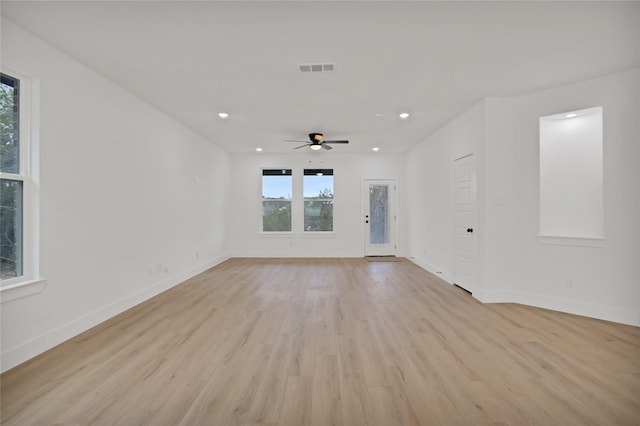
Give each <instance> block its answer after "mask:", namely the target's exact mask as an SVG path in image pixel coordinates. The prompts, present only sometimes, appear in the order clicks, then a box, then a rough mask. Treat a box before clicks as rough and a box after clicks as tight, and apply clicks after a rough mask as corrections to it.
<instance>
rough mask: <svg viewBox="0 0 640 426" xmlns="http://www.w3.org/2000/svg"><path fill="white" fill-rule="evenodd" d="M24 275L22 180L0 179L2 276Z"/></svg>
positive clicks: (0, 266)
mask: <svg viewBox="0 0 640 426" xmlns="http://www.w3.org/2000/svg"><path fill="white" fill-rule="evenodd" d="M19 276H22V182H20V181H14V180H8V179H2V180H0V277H1V278H2V279H3V280H4V279H9V278H14V277H19Z"/></svg>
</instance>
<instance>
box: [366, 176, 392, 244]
mask: <svg viewBox="0 0 640 426" xmlns="http://www.w3.org/2000/svg"><path fill="white" fill-rule="evenodd" d="M372 183H373V184H376V183H378V184H389V185H390V186H393V191H394V192H393V197H392V199H391V202H390V204H389V207H390V210H391V214H392V216H393V218H392V221H391V224H390V225H389V240H390V242H389V250H388V251H384V252H377V253H374V252H372V251H371V250H369V244H368V241H369V234H368V232H369V227H368V226H367V223H366V222H365V221H366V218H365V216H366V215H367V214H368V213H369V212H368V211H367V206H368V205H369V185H370V184H372ZM360 187H361V188H362V216H361V218H362V229H363V232H362V250H363V254H364V256H395V255H396V253H397V251H398V180H397V179H396V178H362V182H361V185H360Z"/></svg>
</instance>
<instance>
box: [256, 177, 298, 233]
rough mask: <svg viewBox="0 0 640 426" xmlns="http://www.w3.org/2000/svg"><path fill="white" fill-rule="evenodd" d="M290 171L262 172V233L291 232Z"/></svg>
mask: <svg viewBox="0 0 640 426" xmlns="http://www.w3.org/2000/svg"><path fill="white" fill-rule="evenodd" d="M291 188H292V179H291V170H290V169H282V170H263V171H262V231H263V232H291V192H292V189H291Z"/></svg>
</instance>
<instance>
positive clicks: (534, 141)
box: [406, 70, 640, 325]
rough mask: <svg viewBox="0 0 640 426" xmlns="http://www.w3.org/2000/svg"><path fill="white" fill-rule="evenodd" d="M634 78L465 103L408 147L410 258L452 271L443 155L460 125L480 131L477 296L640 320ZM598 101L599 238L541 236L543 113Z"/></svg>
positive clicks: (452, 148) (639, 76) (639, 172)
mask: <svg viewBox="0 0 640 426" xmlns="http://www.w3.org/2000/svg"><path fill="white" fill-rule="evenodd" d="M639 80H640V71H639V70H634V71H629V72H625V73H620V74H615V75H611V76H605V77H602V78H597V79H593V80H589V81H585V82H580V83H576V84H572V85H567V86H563V87H558V88H554V89H550V90H544V91H540V92H537V93H532V94H529V95H525V96H521V97H516V98H511V99H503V98H502V99H501V98H489V99H485V100H484V101H483V102H482V103H481V104H479V105H483V107H481V106H479V105H476V106H475V107H473V108H471V109H470V110H468V111H467V112H465V113H464V114H462V115H461V116H460V117H458V118H457V119H456V120H454V121H452V122H451V123H449V124H448V125H446V126H445V127H443V128H442V129H441V130H440V131H439V132H437V133H436V134H434V135H433V136H431V137H429V138H428V139H427V140H426V141H425V142H423V143H422V144H420V145H419V146H418V147H416V148H414V149H413V150H412V151H410V152H409V153H408V154H407V158H406V162H407V181H408V185H407V186H408V196H407V200H409V203H410V206H409V208H408V209H407V214H408V218H407V223H408V226H409V229H411V230H412V231H411V232H410V233H409V240H408V247H409V249H408V253H409V255H410V256H413V257H415V260H416V263H418V264H420V265H421V266H423V267H425V268H426V269H428V270H431V271H432V272H434V269H435V270H441V271H444V274H445V275H446V274H451V272H452V271H451V268H452V259H453V234H452V228H451V227H452V221H453V215H452V205H451V197H452V184H451V169H447V168H446V167H444V165H443V164H442V162H444V161H447V160H449V161H450V158H451V157H453V156H454V154H452V153H454V152H456V150H459V148H457V147H459V146H460V144H461V140H463V138H461V137H460V134H461V133H462V134H467V135H471V134H473V133H474V132H475V134H476V140H477V141H478V144H477V145H476V146H475V147H474V148H470V149H476V154H477V159H478V220H477V226H476V228H477V230H478V232H477V233H474V234H475V235H476V239H477V245H476V247H477V249H478V250H477V252H476V260H477V268H476V281H477V283H476V284H477V285H476V288H477V289H478V290H477V291H476V292H474V297H476V298H478V299H479V300H482V301H485V302H492V301H493V302H518V303H523V304H528V305H534V306H540V307H545V308H550V309H555V310H560V311H565V312H571V313H576V314H580V315H585V316H591V317H595V318H602V319H607V320H612V321H617V322H622V323H628V324H635V325H640V286H639V285H638V276H640V262H638V259H640V186H639V185H638V182H640V168H638V164H640V144H639V143H638V141H639V140H640V131H639V125H638V122H639V117H640V107H639V99H640V89H639V86H640V84H639ZM599 105H602V106H603V107H604V182H605V187H604V200H605V201H604V209H605V211H604V216H605V238H606V239H607V241H606V244H605V247H600V248H597V247H576V246H564V245H548V244H541V243H539V242H538V240H537V239H536V235H537V234H538V232H539V155H538V133H539V130H538V119H539V117H541V116H545V115H551V114H554V113H561V112H563V111H572V110H577V109H582V108H587V107H593V106H599ZM481 110H482V112H481ZM473 117H476V120H475V121H474V120H473ZM478 119H480V120H481V121H482V122H481V123H478V122H477V120H478ZM469 140H470V139H469ZM425 213H426V214H427V217H428V220H427V221H424V220H423V215H424V214H425ZM445 278H446V277H445ZM568 280H570V285H571V287H568V286H567V283H568ZM449 281H450V280H449Z"/></svg>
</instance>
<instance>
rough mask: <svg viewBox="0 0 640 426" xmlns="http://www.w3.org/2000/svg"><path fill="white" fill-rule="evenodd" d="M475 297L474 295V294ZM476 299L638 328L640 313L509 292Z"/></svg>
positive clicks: (488, 293) (496, 292)
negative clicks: (533, 307)
mask: <svg viewBox="0 0 640 426" xmlns="http://www.w3.org/2000/svg"><path fill="white" fill-rule="evenodd" d="M475 296H476V293H474V297H475ZM476 298H477V299H478V300H480V301H481V302H483V303H519V304H521V305H527V306H535V307H537V308H544V309H550V310H553V311H558V312H565V313H568V314H574V315H580V316H584V317H589V318H596V319H601V320H605V321H612V322H617V323H620V324H628V325H634V326H637V327H638V326H640V312H639V311H634V310H632V309H624V308H618V307H614V306H606V305H599V304H595V303H587V302H581V301H576V300H568V299H561V298H556V297H550V296H544V295H539V294H532V293H526V292H521V291H511V290H505V291H490V292H483V293H482V294H481V295H478V297H476Z"/></svg>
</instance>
